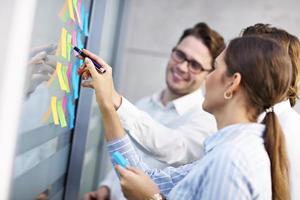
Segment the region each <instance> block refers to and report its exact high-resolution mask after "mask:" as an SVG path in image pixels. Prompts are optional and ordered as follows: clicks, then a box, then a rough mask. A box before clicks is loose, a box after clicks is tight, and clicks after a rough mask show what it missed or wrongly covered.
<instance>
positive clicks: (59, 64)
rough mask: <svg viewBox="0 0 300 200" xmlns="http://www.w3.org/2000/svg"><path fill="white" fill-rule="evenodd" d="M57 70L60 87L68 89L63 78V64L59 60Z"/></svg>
mask: <svg viewBox="0 0 300 200" xmlns="http://www.w3.org/2000/svg"><path fill="white" fill-rule="evenodd" d="M56 72H57V76H58V81H59V85H60V88H61V89H62V90H64V91H67V87H66V84H65V81H64V78H63V72H62V65H61V63H60V62H57V64H56Z"/></svg>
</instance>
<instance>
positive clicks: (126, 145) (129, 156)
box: [107, 136, 198, 195]
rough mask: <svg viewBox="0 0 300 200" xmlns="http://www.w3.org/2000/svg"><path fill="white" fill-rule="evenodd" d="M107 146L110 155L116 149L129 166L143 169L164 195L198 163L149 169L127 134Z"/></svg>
mask: <svg viewBox="0 0 300 200" xmlns="http://www.w3.org/2000/svg"><path fill="white" fill-rule="evenodd" d="M107 148H108V151H109V154H110V155H112V154H113V153H114V152H115V151H118V152H120V153H121V154H122V155H123V156H124V158H125V159H126V160H127V161H128V163H129V166H131V167H137V168H139V169H141V170H142V171H144V172H145V173H146V174H147V175H148V176H149V177H150V178H151V179H152V180H153V181H154V182H155V183H156V185H157V186H158V187H159V189H160V191H161V192H162V193H163V194H164V195H167V194H168V193H169V192H170V191H171V189H172V188H173V187H174V186H175V185H176V184H177V183H178V182H179V181H181V180H182V179H183V178H184V177H185V176H186V175H187V174H188V173H189V172H190V171H191V170H192V169H193V167H194V166H195V165H196V164H197V163H198V162H194V163H191V164H188V165H184V166H182V167H178V168H174V167H167V168H165V169H163V170H158V169H150V168H149V167H148V166H147V165H146V164H145V163H144V162H143V161H142V159H141V158H140V156H139V155H138V154H137V153H136V151H135V149H134V147H133V145H132V144H131V141H130V139H129V138H128V136H125V137H123V138H121V139H118V140H115V141H110V142H109V143H108V144H107ZM112 163H113V165H114V166H116V163H115V161H114V160H113V159H112Z"/></svg>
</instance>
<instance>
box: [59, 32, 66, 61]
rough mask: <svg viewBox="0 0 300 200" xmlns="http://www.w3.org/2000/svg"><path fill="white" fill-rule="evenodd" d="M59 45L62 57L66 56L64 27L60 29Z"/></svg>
mask: <svg viewBox="0 0 300 200" xmlns="http://www.w3.org/2000/svg"><path fill="white" fill-rule="evenodd" d="M60 45H61V46H60V47H61V55H62V57H64V58H67V30H66V29H65V28H62V30H61V36H60Z"/></svg>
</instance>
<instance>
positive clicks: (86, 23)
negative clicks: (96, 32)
mask: <svg viewBox="0 0 300 200" xmlns="http://www.w3.org/2000/svg"><path fill="white" fill-rule="evenodd" d="M83 32H84V35H85V36H88V35H89V14H88V13H85V17H84V25H83Z"/></svg>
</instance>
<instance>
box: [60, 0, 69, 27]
mask: <svg viewBox="0 0 300 200" xmlns="http://www.w3.org/2000/svg"><path fill="white" fill-rule="evenodd" d="M67 11H68V2H67V1H65V3H64V5H63V7H62V8H61V9H60V11H59V14H58V16H59V18H60V19H61V20H62V21H63V22H66V21H67V20H68V16H69V13H68V12H67Z"/></svg>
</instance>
